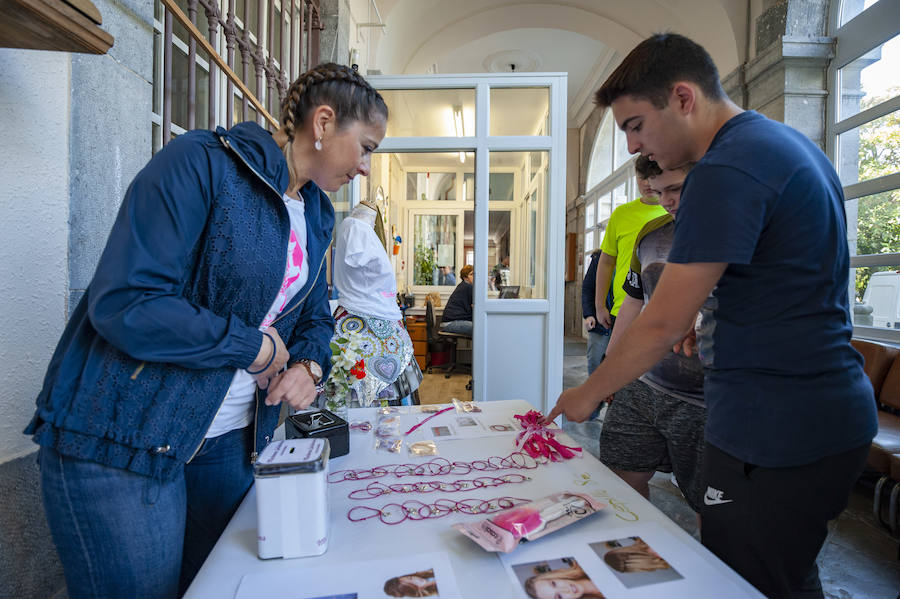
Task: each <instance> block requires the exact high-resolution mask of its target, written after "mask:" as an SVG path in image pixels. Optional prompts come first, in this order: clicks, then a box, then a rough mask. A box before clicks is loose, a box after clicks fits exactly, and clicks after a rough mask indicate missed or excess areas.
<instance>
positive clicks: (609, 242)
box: [600, 198, 666, 316]
mask: <svg viewBox="0 0 900 599" xmlns="http://www.w3.org/2000/svg"><path fill="white" fill-rule="evenodd" d="M654 199H655V198H654ZM664 214H666V211H665V209H664V208H663V207H662V206H659V205H655V206H648V205H647V204H645V203H643V202H641V201H640V200H634V201H631V202H628V203H627V204H622V205H621V206H619V207H618V208H616V209H615V210H613V213H612V215H611V216H610V217H609V224H608V225H606V233H604V234H603V242H602V243H601V244H600V249H601V250H602V251H603V253H604V254H608V255H610V256H612V257H613V258H615V259H616V273H615V276H614V277H613V282H612V288H613V300H614V301H613V307H612V310H610V311H609V313H610V314H612V315H613V316H615V315H616V314H618V313H619V307H620V306H621V305H622V301H623V300H624V299H625V291H624V290H623V289H622V285H623V284H624V283H625V277H626V275H628V269H629V268H630V266H631V253H632V251H633V250H634V240H635V238H637V234H638V232H639V231H640V230H641V229H642V228H643V227H644V225H645V224H647V223H648V222H649V221H651V220H653V219H654V218H656V217H658V216H662V215H664Z"/></svg>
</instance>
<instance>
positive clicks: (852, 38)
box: [825, 0, 900, 343]
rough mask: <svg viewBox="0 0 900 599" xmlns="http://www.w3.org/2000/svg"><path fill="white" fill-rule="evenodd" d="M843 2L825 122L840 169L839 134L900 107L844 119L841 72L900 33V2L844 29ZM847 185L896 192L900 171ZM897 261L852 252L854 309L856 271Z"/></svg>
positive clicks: (859, 330)
mask: <svg viewBox="0 0 900 599" xmlns="http://www.w3.org/2000/svg"><path fill="white" fill-rule="evenodd" d="M842 5H843V2H842V1H841V0H835V1H834V2H833V3H832V7H831V15H830V23H831V31H832V34H833V35H834V37H835V40H836V44H835V56H834V58H833V59H832V61H831V63H830V65H829V66H828V71H827V88H828V90H829V92H830V93H829V98H828V102H827V105H826V120H825V129H826V135H825V144H826V146H825V149H826V153H827V154H828V157H829V158H830V159H831V161H832V163H833V164H834V165H835V168H836V169H840V162H839V160H840V147H839V143H840V142H839V136H840V135H841V134H842V133H845V132H847V131H850V130H853V129H855V128H857V127H859V126H861V125H864V124H866V123H868V122H871V121H873V120H875V119H877V118H880V117H882V116H884V115H886V114H890V113H891V112H894V111H895V110H897V109H898V108H900V96H896V97H894V98H893V99H891V100H888V101H887V102H883V103H881V104H879V105H877V106H873V107H871V108H869V109H867V110H864V111H862V112H860V113H857V114H855V115H853V116H850V117H847V118H844V119H841V120H838V118H839V117H838V115H839V114H840V112H839V104H840V101H841V95H842V94H841V81H840V70H841V69H842V68H843V67H845V66H846V65H848V64H850V63H851V62H853V61H854V60H856V59H857V58H859V57H860V56H862V55H864V54H865V53H867V52H869V51H871V50H873V49H874V48H877V47H878V46H880V45H881V44H883V43H885V42H887V41H889V40H891V39H892V38H894V37H896V36H897V35H898V34H900V1H898V0H880V1H878V2H876V3H875V4H873V5H872V6H870V7H869V8H867V9H865V10H863V11H862V12H861V13H859V14H858V15H856V16H855V17H854V18H853V19H851V20H849V21H848V22H847V23H845V24H844V25H843V26H840V27H839V26H838V25H839V24H840V16H841V12H840V11H841V9H842ZM843 189H844V200H845V201H847V200H854V199H858V198H862V197H865V196H869V195H873V194H877V193H881V192H885V191H893V190H896V189H900V173H894V174H890V175H886V176H882V177H878V178H875V179H869V180H867V181H862V182H859V183H853V184H851V185H846V186H844V188H843ZM851 226H852V227H855V226H856V225H855V223H854V224H852V225H851V224H849V221H848V228H849V227H851ZM848 233H849V231H848ZM897 265H900V253H886V254H871V255H851V257H850V268H851V271H850V272H851V277H850V282H849V289H848V294H849V301H850V309H851V310H852V309H853V304H854V300H855V289H854V287H855V286H854V277H853V276H852V275H853V270H852V269H855V268H861V267H867V266H897ZM853 336H854V337H860V338H865V339H874V340H878V341H887V342H890V343H900V330H894V329H887V328H880V327H870V326H858V325H854V327H853Z"/></svg>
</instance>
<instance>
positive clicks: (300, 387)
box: [266, 364, 316, 410]
mask: <svg viewBox="0 0 900 599" xmlns="http://www.w3.org/2000/svg"><path fill="white" fill-rule="evenodd" d="M315 399H316V384H315V383H314V382H313V379H312V377H311V376H310V374H309V371H308V370H307V369H306V367H305V366H304V365H303V364H294V365H293V366H291V367H290V368H288V369H287V370H286V371H284V372H282V373H281V374H279V375H278V376H276V377H275V378H274V379H273V380H272V383H271V384H270V385H269V393H268V395H266V405H267V406H275V405H278V404H280V403H281V402H286V403H287V404H288V405H289V406H291V407H292V408H294V409H295V410H303V409H306V408H308V407H309V406H310V404H312V402H313V400H315Z"/></svg>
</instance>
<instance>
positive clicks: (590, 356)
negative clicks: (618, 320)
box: [587, 325, 610, 376]
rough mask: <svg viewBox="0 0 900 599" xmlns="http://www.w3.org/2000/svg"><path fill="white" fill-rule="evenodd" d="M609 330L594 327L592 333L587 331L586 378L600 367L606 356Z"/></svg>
mask: <svg viewBox="0 0 900 599" xmlns="http://www.w3.org/2000/svg"><path fill="white" fill-rule="evenodd" d="M609 336H610V330H607V329H604V328H603V327H601V326H599V325H598V326H597V327H595V328H594V329H593V330H592V331H588V339H587V370H588V376H591V373H592V372H594V371H595V370H596V369H597V366H600V362H602V361H603V358H604V356H606V347H607V346H608V345H609Z"/></svg>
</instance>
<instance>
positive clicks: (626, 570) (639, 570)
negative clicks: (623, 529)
mask: <svg viewBox="0 0 900 599" xmlns="http://www.w3.org/2000/svg"><path fill="white" fill-rule="evenodd" d="M590 547H591V549H593V550H594V552H595V553H596V554H597V556H598V557H600V558H602V559H603V561H604V562H605V563H606V565H607V566H609V567H610V569H612V571H613V574H615V576H616V578H618V579H619V580H620V581H622V584H624V585H625V586H626V587H638V586H643V585H646V584H653V583H658V582H665V581H669V580H678V579H680V578H682V576H681V574H679V573H678V572H677V571H675V569H674V568H672V566H671V564H669V562H667V561H666V560H665V559H663V558H662V557H661V556H660V555H659V553H657V552H656V551H655V550H654V549H653V548H652V547H650V545H648V544H647V543H646V541H644V540H643V539H642V538H640V537H627V538H623V539H615V540H611V541H605V542H603V543H591V544H590Z"/></svg>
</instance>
